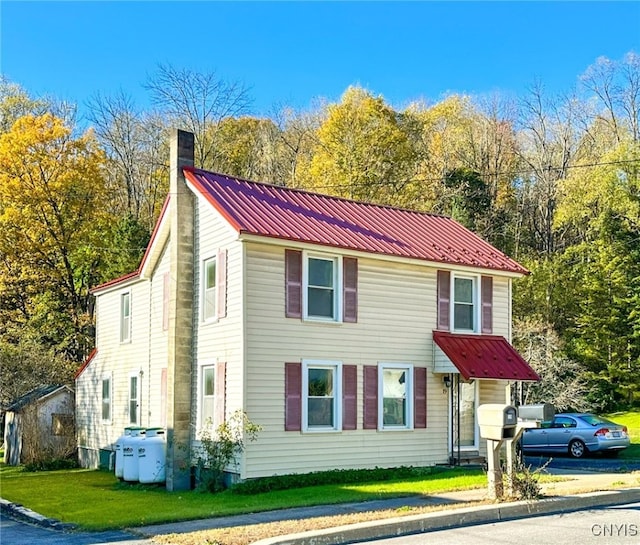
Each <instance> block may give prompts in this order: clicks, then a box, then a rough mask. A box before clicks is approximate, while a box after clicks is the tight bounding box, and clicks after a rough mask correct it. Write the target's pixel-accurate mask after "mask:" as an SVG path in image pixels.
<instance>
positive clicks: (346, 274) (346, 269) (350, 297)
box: [342, 257, 358, 322]
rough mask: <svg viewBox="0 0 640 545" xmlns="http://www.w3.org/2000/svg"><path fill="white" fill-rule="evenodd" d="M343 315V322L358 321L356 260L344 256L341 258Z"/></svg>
mask: <svg viewBox="0 0 640 545" xmlns="http://www.w3.org/2000/svg"><path fill="white" fill-rule="evenodd" d="M342 275H343V288H342V292H343V312H342V314H343V316H342V320H343V321H344V322H357V321H358V260H357V259H356V258H355V257H345V258H344V259H343V260H342Z"/></svg>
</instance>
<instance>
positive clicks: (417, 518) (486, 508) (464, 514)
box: [252, 488, 640, 545]
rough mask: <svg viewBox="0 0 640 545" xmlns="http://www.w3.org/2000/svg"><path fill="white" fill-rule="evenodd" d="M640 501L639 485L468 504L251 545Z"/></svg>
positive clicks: (320, 543)
mask: <svg viewBox="0 0 640 545" xmlns="http://www.w3.org/2000/svg"><path fill="white" fill-rule="evenodd" d="M637 501H640V488H627V489H620V490H616V491H604V492H593V493H589V494H575V495H571V496H556V497H549V498H544V499H541V500H536V501H518V502H510V503H503V504H494V505H483V506H478V507H465V508H462V509H453V510H447V511H440V512H437V513H426V514H421V515H408V516H405V517H396V518H392V519H383V520H377V521H371V522H364V523H358V524H350V525H346V526H337V527H335V528H327V529H325V530H317V531H310V532H302V533H299V534H289V535H285V536H278V537H270V538H266V539H261V540H259V541H256V542H254V543H253V544H252V545H341V544H344V543H351V542H356V541H367V540H373V539H385V538H391V537H399V536H403V535H409V534H418V533H423V532H433V531H436V530H447V529H450V528H454V527H456V528H459V527H460V526H473V525H477V524H489V523H493V522H501V521H505V520H513V519H517V518H522V517H532V516H541V515H552V514H556V513H566V512H570V511H578V510H582V509H590V508H595V507H606V506H609V505H619V504H624V503H631V502H637Z"/></svg>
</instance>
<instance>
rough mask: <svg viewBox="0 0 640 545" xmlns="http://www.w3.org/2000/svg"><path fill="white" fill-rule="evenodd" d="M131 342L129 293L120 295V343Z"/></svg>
mask: <svg viewBox="0 0 640 545" xmlns="http://www.w3.org/2000/svg"><path fill="white" fill-rule="evenodd" d="M130 341H131V292H129V291H128V292H125V293H123V294H121V295H120V342H121V343H128V342H130Z"/></svg>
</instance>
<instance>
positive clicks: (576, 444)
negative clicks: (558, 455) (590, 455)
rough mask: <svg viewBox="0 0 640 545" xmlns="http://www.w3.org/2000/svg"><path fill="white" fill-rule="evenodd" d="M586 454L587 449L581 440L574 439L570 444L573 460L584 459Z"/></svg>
mask: <svg viewBox="0 0 640 545" xmlns="http://www.w3.org/2000/svg"><path fill="white" fill-rule="evenodd" d="M586 453H587V447H586V445H585V444H584V443H583V442H582V441H581V440H580V439H574V440H573V441H571V443H569V454H570V455H571V457H572V458H582V457H583V456H584V455H585V454H586Z"/></svg>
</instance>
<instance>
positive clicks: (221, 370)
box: [213, 362, 227, 428]
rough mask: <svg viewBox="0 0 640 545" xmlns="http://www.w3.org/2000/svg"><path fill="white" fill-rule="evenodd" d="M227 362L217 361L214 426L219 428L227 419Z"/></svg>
mask: <svg viewBox="0 0 640 545" xmlns="http://www.w3.org/2000/svg"><path fill="white" fill-rule="evenodd" d="M226 386H227V364H226V363H225V362H218V363H216V383H215V392H216V402H215V407H214V409H213V426H214V428H217V427H218V426H219V425H220V424H222V423H224V421H225V408H226V397H227V396H226V392H227V388H226Z"/></svg>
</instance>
